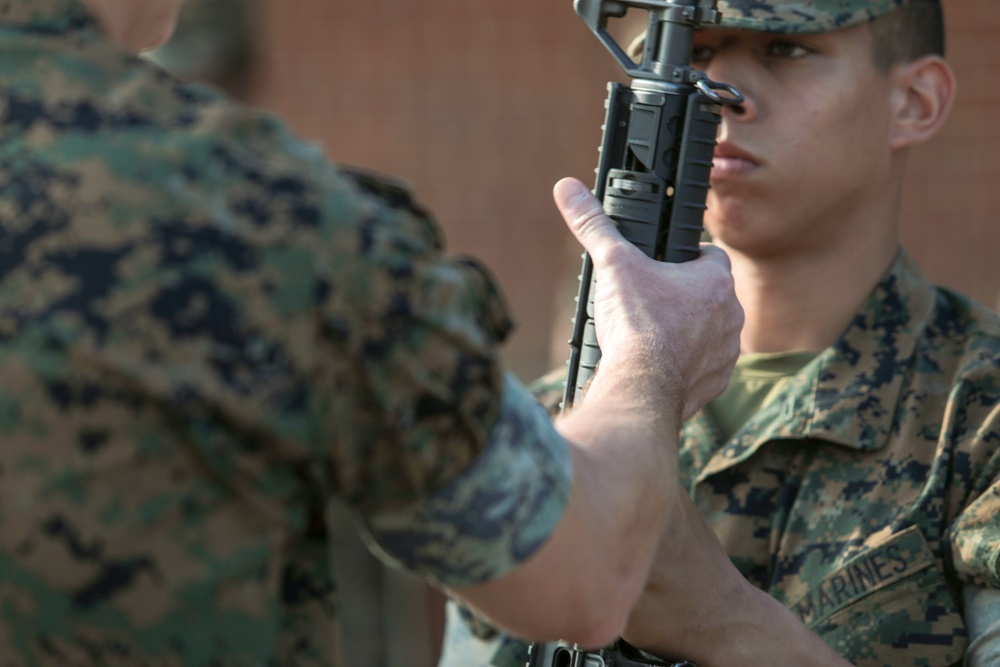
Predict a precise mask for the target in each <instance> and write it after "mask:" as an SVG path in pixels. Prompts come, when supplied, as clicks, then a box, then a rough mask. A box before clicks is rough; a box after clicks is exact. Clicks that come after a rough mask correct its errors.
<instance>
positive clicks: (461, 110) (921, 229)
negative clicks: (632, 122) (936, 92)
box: [249, 0, 1000, 379]
mask: <svg viewBox="0 0 1000 667" xmlns="http://www.w3.org/2000/svg"><path fill="white" fill-rule="evenodd" d="M262 11H263V16H262V18H263V20H262V21H261V23H260V25H261V27H262V31H261V39H262V42H261V50H260V53H259V61H258V63H259V64H258V67H257V68H256V71H255V75H254V79H253V84H252V86H251V87H250V89H249V97H250V99H251V100H252V101H253V102H254V103H255V104H258V105H261V106H263V107H266V108H269V109H272V110H274V111H277V112H278V113H279V114H281V115H282V116H284V117H285V118H286V119H287V120H288V121H289V122H290V123H291V125H292V126H293V127H294V128H296V129H297V130H298V131H299V132H300V133H301V134H303V135H304V136H306V137H308V138H311V139H315V140H317V141H319V142H321V143H322V145H323V146H324V148H325V150H326V151H327V153H328V154H329V155H330V156H331V157H332V158H334V159H336V160H339V161H342V162H347V163H354V164H360V165H365V166H368V167H371V168H375V169H379V170H383V171H387V172H390V173H393V174H396V175H398V176H400V177H402V178H404V179H406V180H407V181H409V182H410V183H411V184H412V185H413V186H414V188H415V190H416V192H417V193H418V196H419V198H420V200H421V201H422V202H423V203H425V204H426V205H427V206H428V207H429V208H430V209H431V210H432V211H434V212H435V214H436V216H437V217H438V219H439V221H440V223H441V225H442V226H443V228H444V230H445V233H446V237H447V240H448V244H449V247H450V248H451V249H452V250H454V251H457V252H468V253H472V254H474V255H476V256H478V257H479V258H481V259H482V260H484V261H485V262H486V264H487V265H488V266H489V267H490V268H491V269H492V270H493V272H494V273H495V274H496V275H497V277H498V278H499V280H500V282H501V284H502V285H503V287H504V289H505V292H506V294H507V295H508V298H509V301H510V304H511V308H512V310H513V312H514V314H515V317H516V319H517V321H518V323H519V326H518V329H517V330H516V332H515V334H514V335H513V337H512V339H511V341H510V343H509V345H508V346H507V348H506V352H505V354H506V357H507V360H508V362H509V363H510V364H511V366H512V368H513V369H514V370H515V372H516V373H517V374H518V375H520V376H521V377H522V378H524V379H530V378H531V377H533V376H535V375H537V374H539V373H540V372H541V371H543V370H545V369H546V368H547V367H549V366H550V365H554V364H558V363H561V362H562V361H563V359H564V354H565V346H564V345H563V344H562V342H563V340H564V339H565V338H566V337H567V336H568V334H569V326H570V325H569V321H568V320H567V319H566V318H567V317H569V314H568V310H567V309H569V308H571V304H569V303H567V300H569V301H570V302H571V301H572V297H573V294H575V281H576V272H577V269H578V265H579V259H578V250H577V248H576V247H575V241H573V240H572V239H571V238H570V237H569V234H568V232H566V231H565V229H564V227H563V225H562V222H561V219H560V218H559V216H558V214H557V213H556V211H555V209H554V207H553V205H552V203H551V197H550V191H551V186H552V184H553V183H554V182H555V181H556V180H558V178H560V177H561V176H566V175H573V176H577V177H580V178H582V179H583V180H584V181H585V182H587V183H591V182H592V180H593V168H594V166H595V164H596V160H597V151H596V149H597V145H598V143H599V142H600V129H599V127H600V123H601V121H602V119H603V106H602V105H603V100H604V96H605V84H606V82H607V81H608V79H610V78H620V76H621V75H620V72H619V70H618V68H617V66H616V65H615V64H614V63H613V62H612V60H611V57H610V55H609V54H608V53H606V52H605V50H604V49H603V47H602V46H601V45H600V44H599V42H598V41H597V40H596V38H595V37H594V36H593V35H592V34H591V33H590V31H589V30H588V29H587V27H586V26H585V25H584V24H583V22H582V21H581V20H580V19H579V18H578V17H577V16H576V15H575V13H574V12H573V10H572V3H571V2H570V0H541V1H539V0H505V1H504V2H485V1H483V0H475V1H469V0H422V1H417V0H410V1H408V2H402V1H399V0H365V1H364V2H353V3H348V2H340V1H334V2H331V1H329V0H281V1H280V2H279V1H276V0H275V1H272V2H269V3H265V4H264V5H262ZM945 11H946V14H947V20H948V25H949V49H950V53H949V55H950V58H951V60H952V62H953V65H954V67H955V69H956V71H957V73H958V78H959V82H960V88H959V98H958V102H957V105H956V107H955V109H954V112H953V114H952V116H951V118H950V120H949V121H948V123H947V125H946V126H945V128H944V130H943V132H941V133H940V134H939V135H938V136H937V137H936V138H935V139H934V140H932V141H931V142H930V143H929V144H927V145H925V146H922V147H919V148H918V149H916V150H915V151H914V154H913V159H912V163H911V170H910V173H909V178H908V181H907V184H906V197H907V199H906V205H905V207H904V210H903V214H904V220H905V222H904V226H903V227H904V240H905V242H906V243H907V245H908V246H909V247H910V248H911V250H912V251H913V252H914V253H915V254H916V256H917V257H918V258H919V259H920V260H921V262H922V263H923V265H924V267H925V269H926V271H927V272H928V273H929V274H930V276H931V277H932V278H933V279H934V280H936V281H939V282H942V283H944V284H947V285H949V286H953V287H956V288H958V289H960V290H962V291H964V292H966V293H968V294H970V295H972V296H974V297H976V298H977V299H979V300H981V301H983V302H985V303H987V304H988V305H990V306H991V307H994V308H996V307H997V306H998V303H1000V253H998V248H1000V225H998V224H997V221H996V219H997V213H996V212H997V211H998V210H1000V123H997V122H996V119H997V117H998V114H1000V104H998V103H1000V39H998V38H1000V2H997V1H996V0H945ZM560 285H561V286H562V287H561V288H559V286H560ZM553 332H554V333H553ZM553 339H555V340H557V341H558V343H557V344H556V345H553V343H552V341H553ZM553 347H555V348H556V351H555V352H553V351H552V348H553Z"/></svg>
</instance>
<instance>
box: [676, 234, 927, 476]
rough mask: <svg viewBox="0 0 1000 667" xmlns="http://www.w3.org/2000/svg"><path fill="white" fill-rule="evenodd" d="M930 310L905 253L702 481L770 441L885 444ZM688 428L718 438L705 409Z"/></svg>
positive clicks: (862, 447) (722, 452)
mask: <svg viewBox="0 0 1000 667" xmlns="http://www.w3.org/2000/svg"><path fill="white" fill-rule="evenodd" d="M933 307H934V289H933V287H932V286H931V285H930V283H928V282H927V280H926V279H925V278H924V276H923V273H922V272H921V271H920V268H919V267H918V266H917V264H916V262H915V261H914V260H913V258H912V257H911V256H910V254H909V253H908V252H907V251H906V250H903V249H901V250H900V252H899V254H898V256H897V257H896V260H895V261H894V262H893V264H892V266H891V267H890V268H889V270H888V271H887V272H886V274H885V276H884V277H883V278H882V280H881V281H880V282H879V284H878V285H877V286H876V288H875V290H874V291H873V292H872V294H871V296H870V297H869V299H868V302H867V303H866V304H865V306H864V307H863V308H862V309H861V310H860V311H859V312H858V313H857V315H856V316H855V317H854V319H853V321H852V322H851V323H850V325H849V326H848V327H847V329H846V330H845V331H844V333H843V334H842V335H841V337H840V339H839V340H838V341H837V342H836V343H835V344H834V345H833V346H832V347H829V348H827V349H826V350H824V351H823V352H821V353H820V354H819V355H817V356H816V358H815V359H813V360H812V361H811V362H810V363H809V364H808V365H807V366H806V367H805V368H804V369H803V370H802V371H800V372H799V373H798V375H796V376H795V377H794V378H792V379H791V380H789V383H788V385H787V389H786V391H785V392H784V394H783V395H782V396H780V397H778V398H777V399H776V400H774V401H772V402H771V403H769V404H768V405H767V406H765V407H764V408H763V409H761V410H760V411H759V412H758V413H757V414H756V415H755V416H754V417H753V419H751V420H750V422H748V423H747V424H746V426H745V427H744V428H743V429H742V430H741V432H740V434H738V435H737V436H735V437H734V438H733V440H731V441H729V442H728V443H726V444H725V445H724V446H723V447H722V449H721V450H720V451H719V452H718V454H719V455H716V456H714V457H712V459H713V460H712V461H711V463H709V465H708V466H707V467H706V468H705V469H704V470H703V471H702V476H707V475H710V474H712V473H714V472H717V471H719V470H721V469H724V468H727V467H729V466H731V465H734V464H736V463H738V462H740V461H743V460H745V459H746V458H748V457H749V456H750V455H752V454H753V453H754V452H755V451H756V450H757V449H759V448H760V447H761V446H762V445H763V444H764V443H766V442H768V441H770V440H779V439H795V440H801V439H806V438H809V439H817V440H824V441H827V442H831V443H833V444H837V445H842V446H844V447H849V448H852V449H858V450H875V449H879V448H881V447H883V446H885V445H886V443H887V441H888V438H889V435H890V433H891V430H892V425H893V420H894V418H895V416H896V415H895V410H896V405H897V403H898V402H899V394H900V391H901V389H902V384H903V379H904V375H905V369H906V368H907V367H908V365H909V364H910V363H911V360H912V357H913V353H914V350H915V349H916V345H917V342H918V339H919V337H920V336H921V334H922V332H923V331H924V330H925V329H926V327H927V325H928V321H929V319H930V317H931V313H932V309H933ZM685 428H686V429H692V431H700V432H702V433H713V432H714V433H716V434H717V431H716V429H715V427H714V424H713V423H712V421H711V418H710V417H709V416H708V414H707V413H706V411H704V410H703V411H701V412H699V413H698V414H697V415H696V416H695V417H694V418H693V419H692V421H691V422H689V423H688V425H687V426H686V427H685Z"/></svg>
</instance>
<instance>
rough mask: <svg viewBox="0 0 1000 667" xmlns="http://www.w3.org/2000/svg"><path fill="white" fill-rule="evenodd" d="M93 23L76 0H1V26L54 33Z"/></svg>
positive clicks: (89, 25)
mask: <svg viewBox="0 0 1000 667" xmlns="http://www.w3.org/2000/svg"><path fill="white" fill-rule="evenodd" d="M93 25H94V19H93V17H92V16H91V15H90V13H89V12H88V11H87V9H86V8H85V7H84V6H83V4H81V3H80V2H79V0H0V29H2V28H7V27H10V26H16V27H18V28H24V29H27V30H30V31H32V32H43V33H52V34H57V33H62V32H66V31H69V30H73V29H77V28H84V27H91V26H93Z"/></svg>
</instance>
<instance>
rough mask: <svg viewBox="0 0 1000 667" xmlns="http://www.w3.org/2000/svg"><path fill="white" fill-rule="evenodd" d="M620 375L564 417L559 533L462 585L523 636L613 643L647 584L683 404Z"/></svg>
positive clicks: (465, 593) (465, 594)
mask: <svg viewBox="0 0 1000 667" xmlns="http://www.w3.org/2000/svg"><path fill="white" fill-rule="evenodd" d="M598 375H600V374H598ZM612 379H613V378H612V377H611V374H609V375H608V376H606V377H605V378H604V379H603V381H602V382H601V383H600V384H598V382H597V381H596V380H595V384H594V386H593V387H592V390H591V392H592V393H590V394H588V396H587V399H586V400H585V401H584V403H583V405H581V406H580V407H579V408H578V409H577V410H575V411H573V412H572V413H571V414H570V415H568V416H566V417H563V418H561V419H560V420H559V421H558V422H557V424H556V426H557V429H558V430H559V432H560V433H561V434H562V435H563V436H564V437H565V438H566V439H567V440H568V441H569V442H570V443H571V449H572V456H573V486H572V491H571V495H570V501H569V503H568V505H567V508H566V511H565V513H564V516H563V518H562V519H561V521H560V523H559V526H558V527H557V529H556V531H555V532H554V533H553V535H552V537H551V538H550V539H549V540H548V541H547V542H546V544H545V545H544V546H543V547H542V548H541V549H539V551H538V552H537V553H536V554H534V555H533V556H532V557H531V558H529V559H528V560H527V561H526V562H525V563H524V565H523V566H522V567H519V568H518V569H517V570H516V571H514V572H512V573H511V574H509V575H508V576H506V577H503V578H501V579H499V580H497V581H495V582H491V583H489V584H485V585H483V586H476V587H473V588H472V589H464V590H460V591H456V593H457V594H458V595H459V597H462V598H464V599H465V600H466V601H467V602H469V603H470V604H471V605H472V606H474V607H477V608H479V609H480V610H485V611H487V613H486V615H487V616H488V617H489V618H490V619H491V620H492V621H494V622H495V623H497V624H498V625H500V626H502V627H504V628H505V629H507V630H508V631H510V632H512V633H513V634H516V635H521V636H525V637H529V638H532V639H546V640H554V639H565V640H568V641H574V642H577V643H580V644H582V645H592V646H597V645H601V644H604V643H607V642H610V641H612V640H613V639H615V638H616V637H617V636H619V635H620V633H621V632H622V631H623V629H624V625H625V621H626V619H627V618H628V614H629V611H630V610H631V608H632V606H633V604H634V603H635V601H636V600H637V599H638V598H639V595H640V593H641V591H642V589H643V585H644V583H645V580H646V577H647V575H648V572H649V568H650V566H651V563H652V560H653V556H654V554H655V552H656V547H657V545H658V543H659V540H660V535H661V534H662V531H663V526H664V521H663V517H664V515H665V514H666V513H668V512H669V511H671V510H670V508H669V507H668V503H669V502H670V499H671V498H673V497H675V495H674V494H673V493H671V492H670V489H671V486H672V484H671V482H670V480H676V479H677V471H676V453H675V452H676V441H677V437H676V433H677V431H678V425H679V420H680V419H679V414H675V413H679V410H677V411H674V410H663V409H662V404H661V409H659V410H654V408H653V403H654V402H655V401H649V402H647V401H646V400H645V399H641V400H640V399H637V398H635V397H634V396H633V395H632V394H631V392H632V391H633V390H634V389H635V387H633V388H625V387H623V386H616V383H614V382H612ZM660 396H661V398H663V396H662V393H661V394H660ZM672 414H673V416H671V415H672Z"/></svg>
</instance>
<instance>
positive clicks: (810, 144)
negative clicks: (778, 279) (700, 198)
mask: <svg viewBox="0 0 1000 667" xmlns="http://www.w3.org/2000/svg"><path fill="white" fill-rule="evenodd" d="M871 53H872V51H871V34H870V30H869V28H868V26H866V25H862V26H858V27H855V28H849V29H846V30H840V31H836V32H830V33H824V34H819V35H778V34H771V33H761V32H751V31H744V30H732V29H719V30H707V31H703V32H701V33H699V34H698V35H697V37H696V39H695V47H694V53H693V55H694V61H695V62H694V64H695V66H697V67H700V68H702V69H705V70H707V72H708V74H709V76H710V78H712V79H713V80H715V81H719V82H724V83H730V84H733V85H735V86H736V87H737V88H738V89H739V90H740V91H741V92H742V93H743V95H744V96H745V97H746V102H745V104H744V105H742V107H740V108H738V109H732V108H726V109H725V110H724V111H723V122H722V126H721V128H720V131H719V137H718V139H719V142H718V147H717V149H716V153H715V157H714V165H715V166H714V167H713V169H712V189H711V190H710V192H709V201H708V205H709V208H708V211H707V212H706V216H705V223H706V226H707V227H708V230H709V232H710V233H711V234H712V235H713V237H715V238H717V239H719V240H720V241H722V242H723V243H725V244H726V245H727V246H729V247H731V248H733V249H735V250H738V251H741V252H746V253H748V254H757V255H759V254H761V253H775V252H787V251H789V250H795V251H801V250H803V249H804V248H806V247H809V248H811V249H812V250H813V251H822V250H823V248H825V247H828V246H829V244H830V243H834V242H835V239H836V236H837V235H838V234H844V233H851V232H850V231H849V229H847V228H848V227H849V226H850V221H851V220H852V219H853V218H856V217H858V213H859V212H860V211H863V210H864V209H865V208H866V207H870V204H871V200H872V198H873V197H880V196H884V194H885V187H886V183H887V179H888V178H889V174H888V169H889V151H888V148H887V144H886V142H887V133H888V126H889V125H888V123H889V101H890V97H889V95H890V92H891V91H890V88H891V86H890V80H889V77H888V76H887V75H885V74H883V73H880V72H878V71H877V70H876V69H875V67H874V65H873V63H872V55H871Z"/></svg>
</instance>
